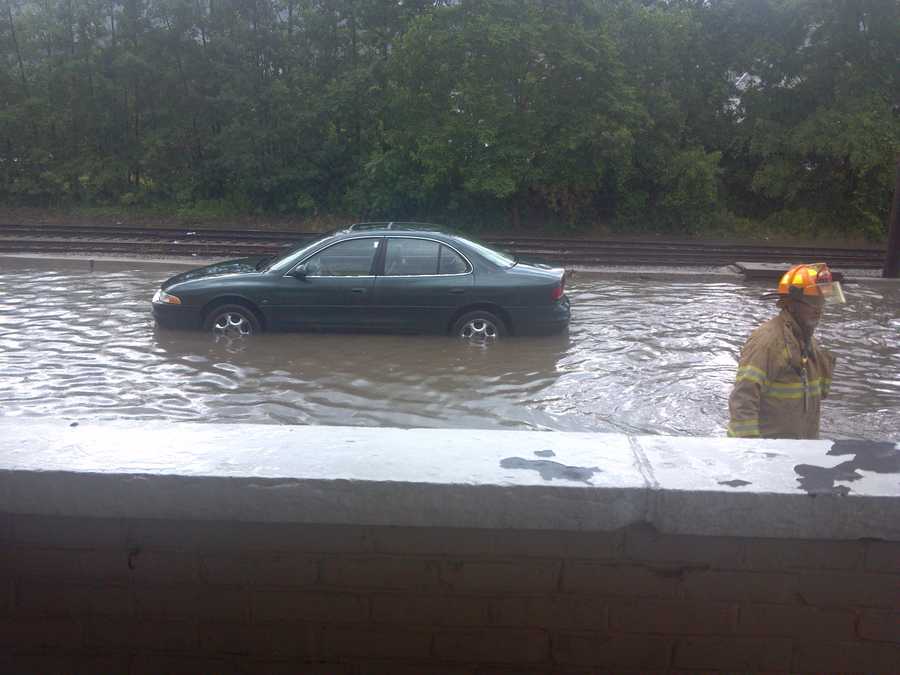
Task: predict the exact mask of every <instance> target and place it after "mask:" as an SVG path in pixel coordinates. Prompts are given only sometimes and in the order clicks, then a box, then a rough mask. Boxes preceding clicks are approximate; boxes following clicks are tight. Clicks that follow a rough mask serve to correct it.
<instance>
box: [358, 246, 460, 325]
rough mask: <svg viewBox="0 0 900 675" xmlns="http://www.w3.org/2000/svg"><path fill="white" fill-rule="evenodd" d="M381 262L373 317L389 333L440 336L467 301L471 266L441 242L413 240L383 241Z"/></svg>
mask: <svg viewBox="0 0 900 675" xmlns="http://www.w3.org/2000/svg"><path fill="white" fill-rule="evenodd" d="M385 246H386V248H385V251H384V262H383V266H382V270H381V273H380V274H379V275H378V276H377V277H376V278H375V294H374V299H373V301H372V314H373V316H374V320H375V321H376V322H377V324H378V326H379V327H381V328H384V329H388V330H396V331H412V332H422V331H427V332H441V333H443V332H444V331H446V329H447V325H448V324H449V322H450V319H451V317H452V316H453V314H454V313H455V312H456V310H457V309H458V308H459V307H461V306H462V305H464V304H466V303H467V302H469V296H470V295H471V291H472V285H473V279H472V266H471V265H470V264H469V262H468V261H467V260H466V259H465V258H464V257H463V256H462V255H461V254H460V253H459V251H457V250H455V249H454V248H453V247H451V246H448V245H447V244H444V243H442V242H439V241H436V240H433V239H427V238H421V237H411V236H391V237H387V238H386V239H385Z"/></svg>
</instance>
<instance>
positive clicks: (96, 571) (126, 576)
mask: <svg viewBox="0 0 900 675" xmlns="http://www.w3.org/2000/svg"><path fill="white" fill-rule="evenodd" d="M74 555H77V560H78V563H77V564H78V576H79V578H83V579H90V580H92V581H103V582H104V583H110V582H117V583H123V584H125V583H127V582H129V581H130V580H131V579H132V578H133V576H134V572H133V570H132V569H131V566H130V565H131V564H134V561H133V558H134V557H135V556H134V555H132V551H129V550H128V549H125V548H120V549H96V550H93V551H79V552H78V553H77V554H73V556H74Z"/></svg>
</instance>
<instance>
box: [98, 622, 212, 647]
mask: <svg viewBox="0 0 900 675" xmlns="http://www.w3.org/2000/svg"><path fill="white" fill-rule="evenodd" d="M85 643H86V644H87V646H89V647H99V648H103V649H109V648H128V649H153V650H158V651H174V650H181V651H187V652H190V651H195V650H196V648H197V626H196V624H195V623H194V622H193V621H183V620H179V621H174V620H169V621H165V620H154V619H142V618H132V619H121V618H119V619H105V618H104V619H101V618H95V619H91V620H89V621H88V622H87V625H86V633H85Z"/></svg>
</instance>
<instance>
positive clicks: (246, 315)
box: [203, 305, 261, 338]
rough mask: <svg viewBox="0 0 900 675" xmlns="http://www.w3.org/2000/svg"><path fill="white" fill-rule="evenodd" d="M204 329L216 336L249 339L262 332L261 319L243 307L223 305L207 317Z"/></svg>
mask: <svg viewBox="0 0 900 675" xmlns="http://www.w3.org/2000/svg"><path fill="white" fill-rule="evenodd" d="M203 329H204V330H205V331H207V332H209V333H212V334H213V335H216V336H224V337H232V338H235V337H249V336H250V335H255V334H256V333H260V332H261V327H260V325H259V319H257V318H256V315H255V314H254V313H253V311H252V310H250V309H247V308H246V307H243V306H241V305H221V306H220V307H216V308H215V309H213V310H212V311H211V312H210V313H209V314H208V315H207V317H206V321H205V322H204V324H203Z"/></svg>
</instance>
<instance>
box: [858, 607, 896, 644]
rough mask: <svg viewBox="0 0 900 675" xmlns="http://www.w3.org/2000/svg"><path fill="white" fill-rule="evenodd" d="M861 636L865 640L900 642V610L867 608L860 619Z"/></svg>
mask: <svg viewBox="0 0 900 675" xmlns="http://www.w3.org/2000/svg"><path fill="white" fill-rule="evenodd" d="M859 637H861V638H862V639H863V640H875V641H878V642H895V643H898V644H900V612H896V611H895V612H879V611H875V610H871V609H867V610H866V611H865V612H863V615H862V618H861V619H860V621H859Z"/></svg>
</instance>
